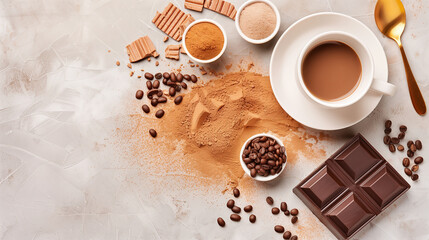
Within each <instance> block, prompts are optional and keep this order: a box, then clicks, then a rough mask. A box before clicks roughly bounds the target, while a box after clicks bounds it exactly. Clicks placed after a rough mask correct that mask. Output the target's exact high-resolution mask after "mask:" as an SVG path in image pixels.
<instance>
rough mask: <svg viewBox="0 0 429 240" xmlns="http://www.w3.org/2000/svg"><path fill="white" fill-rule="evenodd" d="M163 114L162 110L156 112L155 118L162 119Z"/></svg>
mask: <svg viewBox="0 0 429 240" xmlns="http://www.w3.org/2000/svg"><path fill="white" fill-rule="evenodd" d="M164 113H165V112H164V110H162V109H159V110H158V111H156V113H155V117H157V118H162V117H163V116H164Z"/></svg>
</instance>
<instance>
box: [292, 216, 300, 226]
mask: <svg viewBox="0 0 429 240" xmlns="http://www.w3.org/2000/svg"><path fill="white" fill-rule="evenodd" d="M290 222H291V223H292V224H295V223H296V222H298V217H297V216H293V217H292V219H291V220H290Z"/></svg>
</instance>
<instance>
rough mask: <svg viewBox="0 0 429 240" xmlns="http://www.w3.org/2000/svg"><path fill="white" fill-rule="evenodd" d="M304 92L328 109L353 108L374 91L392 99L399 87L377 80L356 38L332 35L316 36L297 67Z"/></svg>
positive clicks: (331, 32)
mask: <svg viewBox="0 0 429 240" xmlns="http://www.w3.org/2000/svg"><path fill="white" fill-rule="evenodd" d="M297 68H298V69H297V73H298V81H299V82H300V85H301V87H302V90H303V91H304V92H305V93H306V95H307V96H308V97H309V98H310V99H312V100H313V101H314V102H316V103H318V104H320V105H322V106H324V107H328V108H342V107H347V106H350V105H352V104H354V103H356V102H357V101H359V100H360V99H362V98H363V97H364V96H365V95H366V94H367V92H368V91H369V90H370V89H371V90H374V91H377V92H380V93H382V94H386V95H390V96H391V95H393V94H394V93H395V89H396V87H395V86H394V85H392V84H390V83H387V82H382V81H378V80H377V79H374V63H373V58H372V56H371V53H370V52H369V50H368V48H367V47H366V46H365V45H364V44H362V42H361V41H360V40H359V39H358V38H357V37H355V36H353V35H351V34H349V33H346V32H341V31H330V32H325V33H322V34H320V35H317V36H315V37H314V38H313V39H311V40H310V41H309V42H308V43H307V44H306V45H305V46H304V48H303V49H302V51H301V54H300V56H299V57H298V64H297Z"/></svg>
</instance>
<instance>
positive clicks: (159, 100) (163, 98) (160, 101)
mask: <svg viewBox="0 0 429 240" xmlns="http://www.w3.org/2000/svg"><path fill="white" fill-rule="evenodd" d="M166 102H167V98H166V97H160V98H158V103H166Z"/></svg>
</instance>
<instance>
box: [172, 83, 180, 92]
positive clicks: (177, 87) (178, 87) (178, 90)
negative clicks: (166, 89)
mask: <svg viewBox="0 0 429 240" xmlns="http://www.w3.org/2000/svg"><path fill="white" fill-rule="evenodd" d="M174 89H176V92H180V90H182V86H180V84H178V85H176V86H175V87H174Z"/></svg>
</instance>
